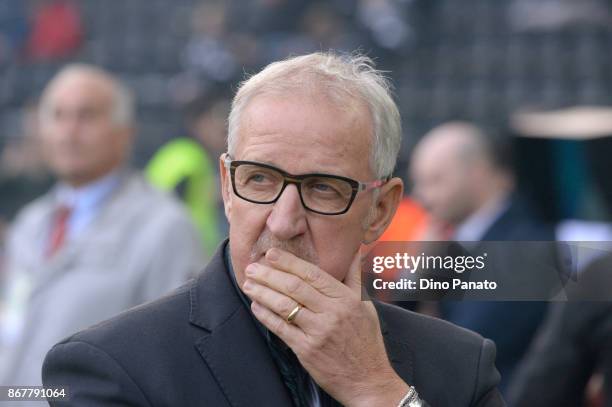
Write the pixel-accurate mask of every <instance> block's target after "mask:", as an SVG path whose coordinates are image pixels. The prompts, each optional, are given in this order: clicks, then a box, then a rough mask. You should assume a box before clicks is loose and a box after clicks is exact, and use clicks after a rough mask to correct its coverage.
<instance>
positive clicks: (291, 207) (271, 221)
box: [266, 185, 307, 240]
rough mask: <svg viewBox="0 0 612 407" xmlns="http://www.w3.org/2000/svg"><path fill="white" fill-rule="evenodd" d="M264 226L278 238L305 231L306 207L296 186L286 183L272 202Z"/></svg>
mask: <svg viewBox="0 0 612 407" xmlns="http://www.w3.org/2000/svg"><path fill="white" fill-rule="evenodd" d="M273 205H274V207H273V208H272V212H271V213H270V215H269V216H268V220H267V221H266V226H267V227H268V229H269V230H270V232H272V234H274V236H275V237H276V238H277V239H279V240H289V239H292V238H294V237H296V236H299V235H301V234H303V233H305V232H306V229H307V225H306V209H305V208H304V207H303V206H302V201H301V200H300V194H299V192H298V189H297V186H295V185H287V187H286V188H285V190H284V191H283V193H282V194H281V196H280V197H279V198H278V200H277V201H276V202H275V203H274V204H273Z"/></svg>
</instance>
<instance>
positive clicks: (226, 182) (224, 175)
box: [219, 153, 232, 223]
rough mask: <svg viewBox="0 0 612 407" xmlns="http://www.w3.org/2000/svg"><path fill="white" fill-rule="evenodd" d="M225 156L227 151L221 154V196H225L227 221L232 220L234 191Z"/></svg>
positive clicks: (224, 206)
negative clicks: (232, 191)
mask: <svg viewBox="0 0 612 407" xmlns="http://www.w3.org/2000/svg"><path fill="white" fill-rule="evenodd" d="M225 157H226V153H223V154H221V156H220V157H219V174H220V175H221V179H220V181H221V196H222V197H223V208H224V209H225V217H226V218H227V222H228V223H229V222H230V213H231V211H232V193H231V182H232V181H231V180H230V177H229V170H228V169H227V168H225Z"/></svg>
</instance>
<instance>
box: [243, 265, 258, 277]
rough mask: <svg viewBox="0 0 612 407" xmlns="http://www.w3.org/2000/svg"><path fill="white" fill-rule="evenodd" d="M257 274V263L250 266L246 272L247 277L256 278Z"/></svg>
mask: <svg viewBox="0 0 612 407" xmlns="http://www.w3.org/2000/svg"><path fill="white" fill-rule="evenodd" d="M256 272H257V266H256V265H255V263H251V264H249V265H248V266H247V267H246V269H245V270H244V273H245V274H246V275H247V276H254V275H255V273H256Z"/></svg>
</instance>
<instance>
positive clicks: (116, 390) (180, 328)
mask: <svg viewBox="0 0 612 407" xmlns="http://www.w3.org/2000/svg"><path fill="white" fill-rule="evenodd" d="M226 244H227V241H226V242H225V243H224V244H222V247H221V249H220V250H219V251H218V252H217V254H216V255H215V256H214V258H213V259H212V261H211V262H210V263H209V265H208V267H207V268H206V269H205V270H204V271H203V272H202V273H201V274H200V275H199V276H198V277H197V278H196V279H195V280H193V281H192V282H191V283H190V284H188V285H185V286H183V287H182V288H180V289H178V290H177V291H176V292H174V293H173V294H171V295H169V296H167V297H164V298H162V299H160V300H157V301H155V302H152V303H149V304H146V305H143V306H140V307H137V308H134V309H132V310H130V311H127V312H125V313H123V314H121V315H119V316H117V317H115V318H113V319H111V320H108V321H106V322H102V323H100V324H98V325H96V326H94V327H91V328H89V329H87V330H84V331H82V332H80V333H77V334H76V335H74V336H72V337H70V338H68V339H66V340H64V341H62V342H60V343H59V344H57V345H55V347H54V348H53V349H51V351H50V352H49V353H48V355H47V358H46V360H45V364H44V367H43V382H44V383H45V385H46V386H51V385H62V386H68V387H69V392H70V393H71V399H70V401H68V402H66V403H59V402H51V405H52V406H55V405H58V406H59V405H70V406H88V407H96V406H126V405H129V406H181V407H188V406H212V407H223V406H234V407H237V406H265V407H274V406H279V407H280V406H291V405H292V403H291V398H290V396H289V393H288V391H287V389H286V387H285V385H284V384H283V381H282V378H281V376H280V374H279V372H278V369H277V368H276V365H275V363H274V361H273V359H272V357H271V355H270V352H269V349H268V347H267V345H266V343H265V340H264V337H263V335H261V333H260V332H259V331H258V330H257V328H256V326H255V323H254V320H253V316H252V314H251V313H250V312H249V311H248V310H247V308H246V307H245V306H244V304H243V303H242V302H241V301H240V299H239V297H238V294H237V292H236V289H235V288H234V286H233V285H232V283H231V280H230V276H229V275H228V270H227V268H226V266H225V262H224V261H223V255H222V253H223V247H224V245H226ZM377 310H378V313H379V316H380V319H381V327H382V331H383V337H384V340H385V345H386V347H387V353H388V355H389V359H390V360H391V362H392V365H393V367H394V368H395V370H396V371H397V373H398V374H399V375H400V376H401V377H402V378H403V379H404V380H405V381H406V382H407V383H408V384H411V385H414V386H415V387H416V388H417V390H418V391H419V392H420V394H421V396H422V398H423V399H424V400H426V401H427V402H428V403H429V404H430V405H431V406H433V407H445V406H448V407H450V406H452V407H461V406H491V407H493V406H502V405H505V404H504V402H503V401H502V400H501V396H500V395H499V392H498V390H497V388H496V386H497V383H498V381H499V374H498V373H497V371H496V369H495V367H494V358H495V346H494V345H493V343H492V342H491V341H489V340H486V339H483V338H482V337H480V336H478V335H476V334H474V333H472V332H470V331H467V330H464V329H462V328H459V327H456V326H454V325H451V324H449V323H447V322H444V321H441V320H438V319H433V318H429V317H425V316H421V315H418V314H415V313H412V312H409V311H405V310H402V309H400V308H397V307H394V306H390V305H385V304H377Z"/></svg>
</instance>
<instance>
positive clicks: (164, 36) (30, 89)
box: [0, 0, 612, 220]
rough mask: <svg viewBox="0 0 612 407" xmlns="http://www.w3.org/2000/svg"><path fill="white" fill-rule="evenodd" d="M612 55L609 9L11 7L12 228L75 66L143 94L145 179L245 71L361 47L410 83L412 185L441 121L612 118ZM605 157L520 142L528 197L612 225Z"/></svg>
mask: <svg viewBox="0 0 612 407" xmlns="http://www.w3.org/2000/svg"><path fill="white" fill-rule="evenodd" d="M611 47H612V2H610V1H607V0H580V1H575V0H574V1H572V0H461V1H458V0H332V1H324V2H321V1H304V0H291V1H289V0H232V1H198V0H126V1H98V0H71V1H68V0H23V1H21V0H1V1H0V106H1V108H0V130H1V131H0V151H2V153H1V154H2V155H1V159H0V174H1V175H0V188H1V189H0V191H1V198H0V206H1V211H2V216H3V217H4V218H5V219H10V218H11V217H12V216H13V214H14V213H15V211H16V210H17V209H18V208H19V207H20V206H21V205H23V203H24V202H25V201H27V200H28V199H29V198H32V197H34V196H35V195H38V194H39V193H40V189H41V185H44V184H45V182H46V181H45V178H44V177H40V178H37V175H36V174H40V173H44V171H42V169H41V165H40V162H39V161H38V160H37V155H36V152H35V151H34V150H35V146H33V144H35V143H32V142H31V140H32V137H31V136H32V135H33V133H35V115H34V114H32V113H33V107H34V106H35V104H36V100H37V98H38V96H39V95H40V92H41V90H42V89H43V86H44V85H45V84H46V82H47V81H48V80H49V79H50V78H51V76H52V75H53V74H54V73H55V72H56V71H57V70H58V68H59V67H60V66H62V65H63V64H65V63H66V62H69V61H82V62H87V63H93V64H97V65H100V66H102V67H105V68H107V69H109V70H111V71H112V72H114V73H116V74H118V75H119V77H120V78H122V79H123V80H124V81H125V82H126V83H127V84H128V86H129V87H130V88H131V89H132V90H133V91H134V92H135V94H136V97H137V102H138V134H139V138H138V142H137V145H136V148H135V151H134V154H133V162H134V163H135V164H136V165H137V166H139V167H141V166H143V165H144V164H145V163H146V162H147V161H148V159H149V158H150V157H151V156H152V155H153V153H154V152H155V151H156V149H157V148H159V146H161V145H162V144H163V143H164V142H166V141H168V140H170V139H172V138H173V137H177V136H183V135H185V134H186V133H188V131H189V129H188V124H187V123H188V118H189V114H190V113H189V112H190V111H191V110H190V109H193V106H194V105H197V103H198V101H201V100H205V99H206V98H207V92H211V91H212V89H219V88H223V89H226V90H227V91H228V92H231V90H232V89H234V87H235V85H236V83H237V81H239V80H240V79H241V78H243V75H244V73H249V72H255V71H256V70H257V69H259V68H260V67H262V66H264V65H265V64H267V63H269V62H270V61H273V60H276V59H279V58H283V57H286V56H288V55H290V54H298V53H303V52H308V51H313V50H327V49H329V48H332V49H336V50H346V51H351V50H354V49H360V50H362V51H364V52H366V53H367V54H368V55H370V56H372V57H373V58H375V59H376V61H377V63H378V67H379V68H381V69H383V70H387V71H388V72H389V73H388V75H389V76H390V77H391V78H392V79H393V81H394V83H395V85H396V94H397V98H398V101H399V106H400V109H401V113H402V116H403V125H404V136H405V140H404V143H403V149H402V156H401V160H400V166H399V167H398V168H399V170H398V173H400V175H403V174H404V170H403V168H404V167H405V166H406V163H407V157H408V154H409V152H410V151H411V148H412V146H413V145H414V144H415V142H416V141H417V140H418V139H419V137H420V136H421V135H422V134H423V133H424V132H426V131H427V130H429V129H431V128H432V127H433V126H434V125H436V124H438V123H441V122H444V121H447V120H451V119H457V118H460V119H467V120H473V121H475V122H477V123H480V124H482V125H484V126H490V127H491V128H497V127H502V128H503V129H505V130H506V131H510V130H509V129H510V127H509V126H508V123H509V122H510V120H509V119H510V117H511V115H512V114H513V113H516V112H517V111H520V110H525V109H529V110H534V109H535V110H544V111H546V110H552V109H559V108H563V107H569V106H593V105H595V106H609V105H611V104H612V81H611V76H612V52H610V51H611ZM611 133H612V131H611ZM596 143H598V144H597V145H596V147H595V148H592V147H589V146H588V145H587V144H588V143H584V142H581V141H574V140H548V139H544V140H543V139H542V138H531V139H530V138H525V139H520V141H518V142H517V146H518V149H517V151H518V152H519V163H520V166H519V174H522V176H521V180H522V183H523V184H524V185H523V187H524V188H523V189H525V190H526V191H527V193H528V195H531V196H532V198H535V199H534V200H536V201H538V202H539V209H540V210H541V215H543V216H544V217H546V218H548V219H549V220H559V219H564V218H582V219H596V220H605V219H607V218H608V214H609V213H610V210H609V205H608V203H607V202H608V201H609V199H606V197H607V196H608V195H610V192H609V191H610V190H612V188H606V187H602V183H601V182H599V183H597V181H596V178H597V176H594V174H593V173H594V172H597V171H600V172H601V171H603V172H604V173H605V172H606V170H607V168H608V165H607V162H606V159H607V158H606V157H607V154H602V153H601V152H602V151H608V150H609V147H607V146H608V145H609V144H610V143H609V142H607V140H606V139H601V140H597V141H596ZM606 149H607V150H606ZM591 150H595V151H596V152H597V153H598V154H596V155H598V156H599V157H598V158H596V159H593V158H592V152H590V151H591ZM520 154H524V155H522V156H521V155H520ZM602 155H603V157H600V156H602ZM521 157H522V158H525V159H524V160H520V158H521ZM593 160H595V161H597V163H598V165H595V166H593V165H592V163H591V161H593ZM594 167H597V168H595V169H594ZM599 178H602V179H605V178H607V177H605V176H600V177H599ZM16 180H18V181H16ZM608 182H609V181H608ZM604 183H605V182H604Z"/></svg>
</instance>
